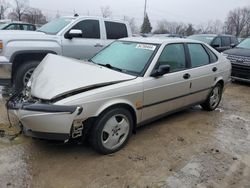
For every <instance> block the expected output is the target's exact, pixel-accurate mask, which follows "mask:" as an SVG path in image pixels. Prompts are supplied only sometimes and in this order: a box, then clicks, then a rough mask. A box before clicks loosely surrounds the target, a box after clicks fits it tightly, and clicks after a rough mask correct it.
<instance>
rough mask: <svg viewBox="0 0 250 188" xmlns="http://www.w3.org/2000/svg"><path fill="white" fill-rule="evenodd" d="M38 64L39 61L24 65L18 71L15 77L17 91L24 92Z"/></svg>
mask: <svg viewBox="0 0 250 188" xmlns="http://www.w3.org/2000/svg"><path fill="white" fill-rule="evenodd" d="M38 64H39V62H38V61H30V62H27V63H24V64H23V65H21V66H20V67H19V68H18V69H17V71H16V75H15V77H14V87H15V89H16V90H22V89H23V88H24V86H25V85H26V84H27V83H28V81H29V79H30V78H31V75H32V73H33V72H34V70H35V68H36V67H37V66H38Z"/></svg>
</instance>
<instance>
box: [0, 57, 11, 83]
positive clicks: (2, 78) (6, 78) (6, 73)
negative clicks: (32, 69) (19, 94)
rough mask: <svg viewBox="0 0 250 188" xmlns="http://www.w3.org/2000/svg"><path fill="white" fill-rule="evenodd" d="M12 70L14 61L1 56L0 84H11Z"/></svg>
mask: <svg viewBox="0 0 250 188" xmlns="http://www.w3.org/2000/svg"><path fill="white" fill-rule="evenodd" d="M11 72H12V63H10V62H9V60H8V59H7V58H6V57H4V56H0V85H3V86H6V85H10V83H11Z"/></svg>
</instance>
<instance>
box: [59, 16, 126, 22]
mask: <svg viewBox="0 0 250 188" xmlns="http://www.w3.org/2000/svg"><path fill="white" fill-rule="evenodd" d="M61 18H69V19H72V20H76V19H79V20H81V19H86V18H87V19H101V20H104V21H112V22H123V23H127V21H124V20H117V19H110V18H103V17H101V16H62V17H61Z"/></svg>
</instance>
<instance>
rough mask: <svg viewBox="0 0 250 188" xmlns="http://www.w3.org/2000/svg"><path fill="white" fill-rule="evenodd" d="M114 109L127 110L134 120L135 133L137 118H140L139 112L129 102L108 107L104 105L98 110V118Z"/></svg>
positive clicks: (112, 104)
mask: <svg viewBox="0 0 250 188" xmlns="http://www.w3.org/2000/svg"><path fill="white" fill-rule="evenodd" d="M113 108H125V109H127V110H128V111H129V112H130V113H131V115H132V118H133V131H135V129H136V125H137V118H138V117H137V111H136V109H135V108H134V107H133V106H132V105H131V104H129V103H127V102H124V101H123V102H122V101H121V102H118V103H111V104H108V105H104V106H102V107H101V108H100V109H99V110H98V112H97V114H96V117H98V116H101V115H102V114H104V113H106V112H107V111H109V110H110V109H113Z"/></svg>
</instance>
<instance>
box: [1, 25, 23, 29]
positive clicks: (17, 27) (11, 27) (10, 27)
mask: <svg viewBox="0 0 250 188" xmlns="http://www.w3.org/2000/svg"><path fill="white" fill-rule="evenodd" d="M5 29H6V30H21V28H20V26H19V25H18V24H11V25H9V26H8V27H6V28H5Z"/></svg>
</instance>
